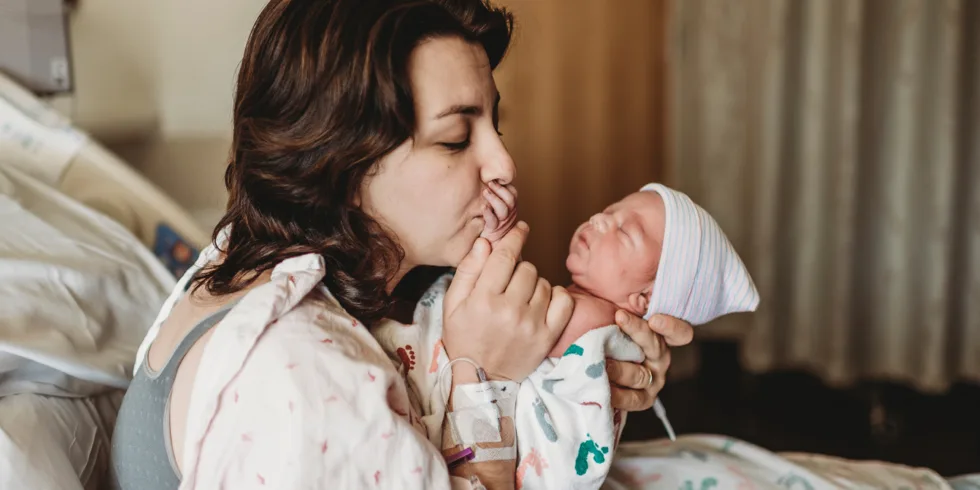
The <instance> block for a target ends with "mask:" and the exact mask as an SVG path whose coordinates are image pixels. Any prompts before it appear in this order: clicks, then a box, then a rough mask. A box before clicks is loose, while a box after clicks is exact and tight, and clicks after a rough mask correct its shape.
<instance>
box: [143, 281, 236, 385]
mask: <svg viewBox="0 0 980 490" xmlns="http://www.w3.org/2000/svg"><path fill="white" fill-rule="evenodd" d="M239 301H241V298H238V299H236V300H235V301H232V302H229V303H228V304H226V305H224V306H222V307H221V309H219V310H218V311H216V312H214V313H212V314H210V315H208V316H207V317H205V318H204V319H203V320H201V321H200V322H199V323H198V324H197V325H194V328H192V329H191V330H190V332H187V335H184V338H183V339H181V340H180V342H178V343H177V347H175V348H174V351H173V352H172V353H171V354H170V357H169V358H167V362H165V363H164V364H163V367H161V368H160V369H159V370H156V371H155V370H153V369H152V368H150V356H149V355H147V356H146V357H144V358H143V369H144V370H146V373H147V374H148V375H149V376H150V377H151V378H164V377H166V378H170V384H171V385H172V384H173V377H174V375H176V374H177V368H178V367H180V362H181V361H183V360H184V356H186V355H187V351H189V350H191V347H194V344H195V343H197V341H198V340H200V339H201V337H203V336H204V334H206V333H208V331H209V330H211V328H212V327H214V326H215V325H217V324H218V323H219V322H221V320H224V319H225V316H227V315H228V312H229V311H231V309H232V308H234V307H235V305H237V304H238V302H239Z"/></svg>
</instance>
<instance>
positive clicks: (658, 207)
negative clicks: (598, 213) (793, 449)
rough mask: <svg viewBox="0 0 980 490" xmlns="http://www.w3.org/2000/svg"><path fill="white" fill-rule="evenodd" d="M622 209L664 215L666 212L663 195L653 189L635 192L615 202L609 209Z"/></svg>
mask: <svg viewBox="0 0 980 490" xmlns="http://www.w3.org/2000/svg"><path fill="white" fill-rule="evenodd" d="M621 209H622V210H625V209H629V210H637V211H642V212H643V213H652V214H655V215H662V214H664V213H665V212H666V210H665V209H664V199H663V197H661V196H660V194H658V193H656V192H652V191H639V192H634V193H632V194H629V195H627V196H626V197H624V198H622V199H620V200H619V201H617V202H615V203H613V204H612V205H611V206H609V208H608V210H609V211H616V210H621Z"/></svg>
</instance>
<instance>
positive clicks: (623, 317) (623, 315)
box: [616, 310, 626, 325]
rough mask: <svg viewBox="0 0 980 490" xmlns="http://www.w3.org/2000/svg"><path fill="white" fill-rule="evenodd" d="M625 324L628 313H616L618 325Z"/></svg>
mask: <svg viewBox="0 0 980 490" xmlns="http://www.w3.org/2000/svg"><path fill="white" fill-rule="evenodd" d="M624 323H626V313H625V312H623V310H619V311H617V312H616V324H617V325H622V324H624Z"/></svg>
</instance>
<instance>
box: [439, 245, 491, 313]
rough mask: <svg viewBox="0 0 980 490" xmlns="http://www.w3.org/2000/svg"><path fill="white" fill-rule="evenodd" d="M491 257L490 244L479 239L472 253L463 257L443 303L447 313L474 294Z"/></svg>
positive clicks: (471, 250)
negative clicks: (474, 289)
mask: <svg viewBox="0 0 980 490" xmlns="http://www.w3.org/2000/svg"><path fill="white" fill-rule="evenodd" d="M489 256H490V242H488V241H486V240H485V239H483V238H477V239H476V242H474V243H473V248H471V249H470V253H468V254H466V257H463V260H462V261H461V262H460V263H459V266H457V267H456V275H454V276H453V280H452V282H450V283H449V289H448V290H446V297H445V298H444V299H443V303H444V305H445V308H446V310H447V311H450V312H451V311H453V310H455V309H456V307H457V306H458V305H459V304H460V303H461V302H462V301H463V300H464V299H466V297H467V296H469V295H470V294H471V293H472V292H473V288H474V287H476V282H477V280H478V279H479V277H480V274H481V273H482V272H483V267H484V265H485V264H486V262H487V258H488V257H489Z"/></svg>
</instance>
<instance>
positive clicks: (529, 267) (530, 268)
mask: <svg viewBox="0 0 980 490" xmlns="http://www.w3.org/2000/svg"><path fill="white" fill-rule="evenodd" d="M517 266H518V267H521V268H523V269H524V270H525V271H526V272H527V273H528V274H530V275H533V276H535V277H536V276H537V275H538V268H537V267H536V266H535V265H534V264H532V263H530V262H528V261H526V260H525V261H524V262H521V263H520V264H517Z"/></svg>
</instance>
